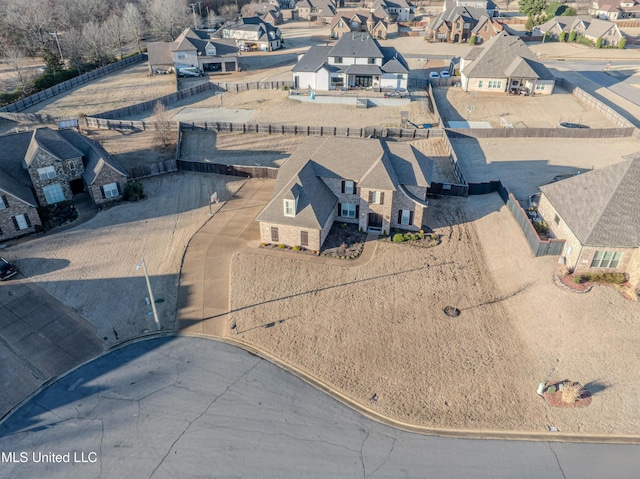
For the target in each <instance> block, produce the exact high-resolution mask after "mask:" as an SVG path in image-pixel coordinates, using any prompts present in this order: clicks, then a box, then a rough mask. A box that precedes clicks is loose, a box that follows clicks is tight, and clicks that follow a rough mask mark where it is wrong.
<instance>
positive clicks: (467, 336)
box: [231, 194, 640, 433]
mask: <svg viewBox="0 0 640 479" xmlns="http://www.w3.org/2000/svg"><path fill="white" fill-rule="evenodd" d="M432 208H433V210H432V213H433V220H432V221H431V225H432V226H433V227H434V229H435V231H436V232H437V233H438V234H441V235H442V240H443V242H442V244H441V245H439V246H437V247H435V248H431V249H427V250H424V249H419V248H413V247H411V246H410V245H406V244H403V245H397V244H393V243H380V244H378V246H377V251H376V253H375V255H374V257H373V259H372V260H371V261H370V262H369V263H367V264H366V265H363V266H358V267H352V268H350V267H348V265H345V267H339V266H334V265H328V264H327V265H324V264H316V263H309V262H306V261H304V260H302V259H298V257H295V256H292V257H291V259H288V258H275V257H272V256H267V255H262V254H260V253H259V252H256V253H247V254H243V255H238V256H236V257H235V258H234V260H233V262H232V266H231V278H232V280H231V308H232V311H235V312H233V313H232V316H233V318H232V319H233V320H235V321H236V325H237V331H238V334H239V335H240V337H242V339H244V340H246V341H249V342H251V343H254V344H258V345H260V346H261V347H263V348H265V349H266V350H268V351H269V352H271V353H273V354H275V355H276V356H278V357H281V358H283V359H285V360H286V361H290V362H292V363H293V364H296V365H298V366H301V367H302V368H303V369H306V370H307V371H309V372H311V373H312V374H314V375H315V376H317V377H319V378H321V379H322V380H324V381H326V382H328V383H329V384H331V385H333V386H335V387H337V388H338V389H339V390H340V391H342V392H344V393H346V394H347V395H348V396H350V397H352V398H354V399H356V400H358V401H359V402H361V403H363V404H366V405H367V406H369V407H372V408H374V409H376V410H378V411H380V412H382V413H385V414H388V415H391V416H393V417H394V418H397V419H401V420H405V421H410V422H416V423H420V424H426V425H434V426H441V427H465V428H488V429H515V430H538V431H541V430H546V426H548V425H554V426H556V427H558V428H559V429H560V430H561V431H576V432H578V431H579V432H615V433H638V432H640V420H638V418H637V415H636V414H635V406H634V405H635V404H636V392H635V385H636V384H637V382H638V380H640V372H639V371H638V370H637V368H636V367H635V364H634V363H635V360H634V358H635V357H636V354H635V353H634V352H633V344H635V342H636V341H637V340H638V339H640V331H638V329H637V328H634V327H633V326H632V325H633V322H634V319H633V318H635V317H637V314H638V304H637V303H633V302H631V301H628V300H625V299H623V298H622V297H621V296H620V295H619V294H618V293H617V292H615V291H614V290H611V289H606V288H600V289H598V290H596V291H594V293H593V294H587V295H576V294H574V293H570V292H566V291H565V290H560V289H558V288H557V287H556V286H555V285H554V284H553V282H552V280H551V277H552V273H553V270H554V267H555V264H554V259H553V258H540V259H534V258H531V256H530V253H529V251H528V246H527V245H526V242H525V240H524V238H523V236H522V233H521V232H520V229H519V227H518V226H517V224H516V222H515V221H514V220H513V218H512V217H511V216H510V214H509V213H508V211H507V210H506V208H504V206H503V204H502V202H501V200H500V199H499V197H498V196H497V195H496V194H494V195H486V196H482V197H473V198H469V199H466V200H465V199H461V198H443V199H442V200H437V201H435V200H434V201H433V202H432ZM472 220H473V222H471V221H472ZM497 231H499V232H500V233H499V234H496V232H497ZM505 257H506V258H507V260H505ZM275 271H286V272H287V274H286V275H283V274H274V272H275ZM257 277H259V278H261V280H260V281H259V282H256V281H255V278H257ZM541 298H545V299H544V300H541ZM448 305H453V306H457V307H458V308H459V309H461V310H462V313H461V315H460V316H459V317H457V318H450V317H448V316H446V315H444V313H443V308H444V307H445V306H448ZM273 322H275V325H273V324H270V323H273ZM603 335H604V337H606V341H603V340H602V338H603ZM613 344H616V345H620V348H618V346H616V347H611V345H613ZM547 379H550V380H562V379H571V380H578V381H581V382H582V383H583V384H585V383H588V382H591V381H600V386H602V388H600V389H603V390H599V392H598V393H597V394H596V395H595V397H594V401H593V404H592V405H591V406H590V407H589V408H586V409H583V410H575V409H574V410H566V409H562V410H561V409H551V408H550V407H548V406H546V405H545V403H544V401H543V400H542V399H541V398H539V397H538V396H537V395H536V394H535V389H536V387H537V385H538V382H541V381H545V380H547ZM374 394H375V395H376V398H377V401H375V402H374V401H372V400H371V398H372V397H373V395H374Z"/></svg>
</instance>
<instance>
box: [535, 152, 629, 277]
mask: <svg viewBox="0 0 640 479" xmlns="http://www.w3.org/2000/svg"><path fill="white" fill-rule="evenodd" d="M540 190H541V191H542V195H541V198H540V203H539V206H538V211H539V212H540V214H541V215H542V217H543V218H544V219H545V221H546V222H547V224H548V225H549V227H550V228H551V230H552V231H553V233H554V235H555V236H556V237H557V238H560V239H564V240H565V241H566V245H565V249H564V252H563V254H562V256H563V257H564V260H565V264H566V265H567V266H568V267H569V268H570V269H571V270H573V271H575V272H577V273H580V272H589V271H598V272H600V271H602V272H622V273H627V274H628V275H629V279H630V282H631V284H632V285H634V287H638V286H639V285H640V215H639V214H638V212H639V211H640V154H636V155H634V156H632V157H631V158H630V159H629V160H628V161H624V162H622V163H618V164H616V165H612V166H608V167H605V168H600V169H598V170H594V171H590V172H588V173H584V174H582V175H578V176H574V177H571V178H569V179H566V180H562V181H558V182H557V183H551V184H548V185H545V186H541V187H540Z"/></svg>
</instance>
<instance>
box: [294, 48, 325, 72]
mask: <svg viewBox="0 0 640 479" xmlns="http://www.w3.org/2000/svg"><path fill="white" fill-rule="evenodd" d="M331 48H332V47H330V46H313V47H311V48H309V50H308V51H307V53H305V54H304V56H303V57H302V58H301V59H300V61H299V62H298V63H297V64H296V65H295V66H294V67H293V68H292V71H294V72H316V71H318V70H319V69H320V68H322V66H323V65H324V64H325V62H326V61H327V56H328V55H329V52H330V51H331Z"/></svg>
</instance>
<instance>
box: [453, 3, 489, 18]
mask: <svg viewBox="0 0 640 479" xmlns="http://www.w3.org/2000/svg"><path fill="white" fill-rule="evenodd" d="M456 7H471V8H479V9H481V10H484V11H485V12H487V15H488V16H490V17H495V16H496V15H498V14H499V11H498V6H497V5H496V4H495V3H493V2H492V1H491V0H445V1H444V3H443V4H442V11H443V12H446V11H447V10H453V9H454V8H456Z"/></svg>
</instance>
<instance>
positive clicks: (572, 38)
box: [568, 30, 577, 43]
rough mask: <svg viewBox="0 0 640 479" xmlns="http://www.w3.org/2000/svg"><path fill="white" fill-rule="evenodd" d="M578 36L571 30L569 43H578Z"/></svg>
mask: <svg viewBox="0 0 640 479" xmlns="http://www.w3.org/2000/svg"><path fill="white" fill-rule="evenodd" d="M576 35H577V33H576V31H575V30H571V31H570V32H569V39H568V41H569V43H573V42H575V41H576Z"/></svg>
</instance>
